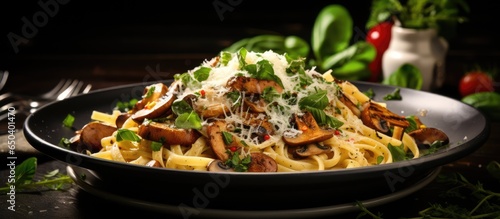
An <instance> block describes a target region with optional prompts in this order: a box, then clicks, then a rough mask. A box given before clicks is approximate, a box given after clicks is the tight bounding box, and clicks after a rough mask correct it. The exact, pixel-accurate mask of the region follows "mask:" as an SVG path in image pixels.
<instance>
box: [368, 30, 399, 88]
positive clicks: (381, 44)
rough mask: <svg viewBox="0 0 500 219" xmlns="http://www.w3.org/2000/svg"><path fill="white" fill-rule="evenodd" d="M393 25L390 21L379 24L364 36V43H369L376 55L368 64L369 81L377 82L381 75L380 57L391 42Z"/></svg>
mask: <svg viewBox="0 0 500 219" xmlns="http://www.w3.org/2000/svg"><path fill="white" fill-rule="evenodd" d="M392 25H393V23H392V22H390V21H385V22H381V23H379V24H377V25H375V26H374V27H372V28H371V29H370V30H369V31H368V34H367V35H366V41H367V42H369V43H371V44H372V45H373V46H374V47H375V50H376V51H377V55H376V56H375V59H374V60H373V61H372V62H371V63H370V65H369V68H370V70H371V72H372V74H371V77H370V79H369V80H370V81H373V82H379V81H380V80H381V75H382V55H383V54H384V52H385V51H386V50H387V48H388V47H389V43H390V42H391V29H392Z"/></svg>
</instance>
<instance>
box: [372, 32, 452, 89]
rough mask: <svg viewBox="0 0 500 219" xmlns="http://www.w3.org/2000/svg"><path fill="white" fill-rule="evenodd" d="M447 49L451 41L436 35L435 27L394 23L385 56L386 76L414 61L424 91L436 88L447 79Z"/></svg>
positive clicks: (383, 63) (383, 59)
mask: <svg viewBox="0 0 500 219" xmlns="http://www.w3.org/2000/svg"><path fill="white" fill-rule="evenodd" d="M447 51H448V42H447V41H446V40H445V39H444V38H442V37H439V36H438V35H437V31H436V29H420V30H419V29H409V28H402V27H399V26H393V27H392V36H391V42H390V43H389V48H387V50H386V51H385V53H384V55H383V57H382V71H383V76H384V78H387V77H389V75H391V74H392V73H393V72H395V71H396V70H397V69H398V68H399V67H400V66H401V65H403V64H405V63H408V64H412V65H414V66H415V67H417V68H418V69H419V70H420V72H421V74H422V78H423V83H422V90H424V91H432V90H435V89H437V88H440V87H441V86H442V85H443V83H444V80H445V76H446V75H445V58H446V53H447Z"/></svg>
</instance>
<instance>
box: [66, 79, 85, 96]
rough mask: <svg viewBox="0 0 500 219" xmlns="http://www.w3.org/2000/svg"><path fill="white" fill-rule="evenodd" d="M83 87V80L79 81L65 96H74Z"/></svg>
mask: <svg viewBox="0 0 500 219" xmlns="http://www.w3.org/2000/svg"><path fill="white" fill-rule="evenodd" d="M82 87H83V82H81V81H79V82H78V84H77V85H76V87H75V88H74V89H73V91H72V92H71V93H70V94H69V95H68V96H67V97H72V96H76V95H78V94H79V93H80V89H82Z"/></svg>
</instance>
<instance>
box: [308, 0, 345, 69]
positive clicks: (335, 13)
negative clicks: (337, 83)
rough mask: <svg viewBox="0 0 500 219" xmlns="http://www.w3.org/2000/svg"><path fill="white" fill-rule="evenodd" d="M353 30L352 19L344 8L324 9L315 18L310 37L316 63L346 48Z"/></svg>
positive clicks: (327, 7)
mask: <svg viewBox="0 0 500 219" xmlns="http://www.w3.org/2000/svg"><path fill="white" fill-rule="evenodd" d="M353 29H354V28H353V20H352V17H351V15H350V14H349V11H348V10H347V9H346V8H345V7H344V6H342V5H339V4H332V5H328V6H326V7H324V8H323V9H322V10H321V11H320V12H319V14H318V16H317V17H316V20H315V22H314V26H313V31H312V37H311V45H312V51H313V53H314V56H315V57H316V59H317V61H318V63H322V62H323V60H325V58H326V57H328V56H331V55H333V54H336V53H338V52H340V51H342V50H344V49H345V48H347V47H348V46H349V43H350V41H351V37H352V33H353ZM319 66H324V65H319Z"/></svg>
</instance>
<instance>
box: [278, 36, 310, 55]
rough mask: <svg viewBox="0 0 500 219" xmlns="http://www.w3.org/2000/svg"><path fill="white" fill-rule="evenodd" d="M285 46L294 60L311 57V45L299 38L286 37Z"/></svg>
mask: <svg viewBox="0 0 500 219" xmlns="http://www.w3.org/2000/svg"><path fill="white" fill-rule="evenodd" d="M284 44H285V51H286V53H287V54H288V55H289V56H291V57H292V58H294V59H298V58H300V57H308V55H309V50H310V48H309V44H308V43H307V42H306V41H305V40H304V39H302V38H300V37H298V36H288V37H286V38H285V42H284Z"/></svg>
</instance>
